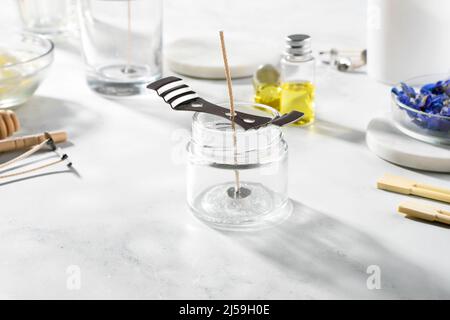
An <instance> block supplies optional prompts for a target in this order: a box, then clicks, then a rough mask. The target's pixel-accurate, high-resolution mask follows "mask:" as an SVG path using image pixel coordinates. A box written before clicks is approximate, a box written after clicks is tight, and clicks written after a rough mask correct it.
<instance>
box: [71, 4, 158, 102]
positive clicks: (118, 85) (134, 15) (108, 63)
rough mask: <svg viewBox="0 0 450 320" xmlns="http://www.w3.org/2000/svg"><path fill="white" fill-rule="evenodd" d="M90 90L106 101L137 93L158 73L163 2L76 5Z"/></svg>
mask: <svg viewBox="0 0 450 320" xmlns="http://www.w3.org/2000/svg"><path fill="white" fill-rule="evenodd" d="M78 16H79V22H80V23H79V28H80V37H81V44H82V51H83V56H84V60H85V64H86V77H87V83H88V85H89V87H90V88H91V89H92V90H94V91H95V92H97V93H100V94H103V95H108V96H131V95H136V94H139V93H142V92H143V91H144V89H145V85H146V84H147V83H149V82H151V81H154V80H156V79H158V78H160V76H161V72H162V70H161V69H162V62H161V55H162V52H161V51H162V0H80V1H79V2H78Z"/></svg>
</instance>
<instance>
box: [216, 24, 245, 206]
mask: <svg viewBox="0 0 450 320" xmlns="http://www.w3.org/2000/svg"><path fill="white" fill-rule="evenodd" d="M219 35H220V44H221V47H222V57H223V64H224V66H225V77H226V79H227V87H228V98H229V100H230V112H231V116H230V117H231V128H232V129H233V148H234V164H235V165H237V135H236V123H235V119H234V117H235V110H234V97H233V86H232V83H231V72H230V66H229V65H228V57H227V49H226V47H225V36H224V34H223V31H219ZM234 178H235V181H236V188H235V190H234V194H235V198H237V194H238V192H239V187H240V177H239V170H237V169H235V170H234Z"/></svg>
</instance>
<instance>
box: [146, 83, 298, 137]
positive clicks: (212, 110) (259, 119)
mask: <svg viewBox="0 0 450 320" xmlns="http://www.w3.org/2000/svg"><path fill="white" fill-rule="evenodd" d="M147 88H148V89H151V90H155V91H156V93H157V94H158V95H159V96H160V97H162V98H163V99H164V101H165V102H166V103H168V104H169V105H170V107H171V108H172V109H174V110H182V111H194V112H205V113H209V114H213V115H216V116H219V117H222V118H225V119H228V120H230V119H231V116H232V114H231V111H230V109H227V108H224V107H221V106H218V105H216V104H214V103H211V102H209V101H206V100H205V99H203V98H200V97H199V96H198V95H197V93H196V92H195V91H193V90H192V89H191V88H190V87H189V86H188V85H187V84H185V83H184V81H183V80H182V79H180V78H177V77H173V76H171V77H166V78H162V79H160V80H157V81H155V82H152V83H150V84H149V85H148V86H147ZM301 117H303V113H302V112H299V111H291V112H289V113H286V114H285V115H282V116H277V117H275V118H270V117H263V116H256V115H253V114H249V113H245V112H240V111H235V115H234V121H235V122H236V124H237V125H239V126H241V127H242V128H243V129H244V130H248V129H258V128H260V127H262V126H266V125H269V124H273V125H276V126H280V127H281V126H284V125H286V124H289V123H292V122H295V121H297V120H299V119H300V118H301Z"/></svg>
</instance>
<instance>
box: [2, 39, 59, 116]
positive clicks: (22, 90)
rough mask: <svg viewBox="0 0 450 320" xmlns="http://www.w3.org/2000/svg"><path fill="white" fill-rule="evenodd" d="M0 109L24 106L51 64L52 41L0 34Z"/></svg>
mask: <svg viewBox="0 0 450 320" xmlns="http://www.w3.org/2000/svg"><path fill="white" fill-rule="evenodd" d="M0 36H1V40H0V109H3V108H10V107H14V106H17V105H20V104H22V103H24V102H26V101H27V100H28V99H29V98H30V97H31V96H32V95H33V93H34V92H35V91H36V89H37V88H38V87H39V84H40V83H41V81H42V79H43V78H44V76H45V74H46V71H47V70H48V68H49V67H50V65H51V63H52V62H53V49H54V46H53V43H52V41H50V40H48V39H46V38H44V37H41V36H38V35H33V34H27V33H19V34H7V33H2V34H0Z"/></svg>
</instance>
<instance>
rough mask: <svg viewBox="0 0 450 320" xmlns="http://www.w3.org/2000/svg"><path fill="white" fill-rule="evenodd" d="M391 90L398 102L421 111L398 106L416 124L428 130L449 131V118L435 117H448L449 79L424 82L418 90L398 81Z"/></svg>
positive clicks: (449, 99) (449, 109)
mask: <svg viewBox="0 0 450 320" xmlns="http://www.w3.org/2000/svg"><path fill="white" fill-rule="evenodd" d="M391 92H392V93H393V94H394V95H395V96H396V97H397V100H398V101H399V102H400V103H402V104H404V105H405V106H408V107H409V108H411V109H414V110H417V111H421V112H423V113H419V112H415V111H413V110H410V109H407V108H402V107H400V108H402V109H404V110H405V112H406V113H407V114H408V116H409V117H410V118H411V120H412V122H413V123H415V124H416V125H418V126H420V127H422V128H425V129H429V130H437V131H445V132H447V131H450V119H443V118H440V117H436V116H444V117H450V79H447V80H443V81H437V82H436V83H429V84H426V85H424V86H422V87H421V88H420V90H419V91H418V92H416V91H415V89H414V88H413V87H411V86H409V85H407V84H405V83H400V88H396V87H394V88H392V90H391ZM424 113H425V114H424Z"/></svg>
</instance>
